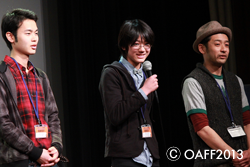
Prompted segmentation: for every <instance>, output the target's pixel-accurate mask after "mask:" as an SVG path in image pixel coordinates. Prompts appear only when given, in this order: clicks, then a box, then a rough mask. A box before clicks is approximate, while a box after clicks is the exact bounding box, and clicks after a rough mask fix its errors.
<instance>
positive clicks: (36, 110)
mask: <svg viewBox="0 0 250 167" xmlns="http://www.w3.org/2000/svg"><path fill="white" fill-rule="evenodd" d="M11 58H12V57H11ZM12 59H13V60H14V61H15V63H16V65H17V67H18V69H19V71H20V74H21V76H22V79H23V83H24V85H25V87H26V90H27V93H28V95H29V99H30V102H31V104H32V106H33V108H34V111H35V114H36V117H37V120H38V123H39V125H41V124H42V123H41V121H40V119H39V115H38V95H37V81H36V74H35V72H34V75H35V84H36V108H35V106H34V103H33V100H32V98H31V95H30V92H29V89H28V87H27V84H26V82H25V80H24V77H23V72H22V71H21V69H20V67H19V65H18V63H17V62H16V60H15V59H14V58H12ZM30 63H31V62H30ZM31 65H32V66H33V68H34V65H33V64H32V63H31Z"/></svg>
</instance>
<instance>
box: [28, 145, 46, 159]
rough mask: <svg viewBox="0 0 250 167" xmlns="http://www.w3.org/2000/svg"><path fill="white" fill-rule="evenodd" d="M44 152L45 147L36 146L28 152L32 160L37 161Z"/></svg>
mask: <svg viewBox="0 0 250 167" xmlns="http://www.w3.org/2000/svg"><path fill="white" fill-rule="evenodd" d="M42 153H43V149H41V148H38V147H35V146H34V148H33V149H32V150H31V151H30V153H28V156H29V158H30V160H32V161H37V160H38V159H39V158H40V157H41V155H42Z"/></svg>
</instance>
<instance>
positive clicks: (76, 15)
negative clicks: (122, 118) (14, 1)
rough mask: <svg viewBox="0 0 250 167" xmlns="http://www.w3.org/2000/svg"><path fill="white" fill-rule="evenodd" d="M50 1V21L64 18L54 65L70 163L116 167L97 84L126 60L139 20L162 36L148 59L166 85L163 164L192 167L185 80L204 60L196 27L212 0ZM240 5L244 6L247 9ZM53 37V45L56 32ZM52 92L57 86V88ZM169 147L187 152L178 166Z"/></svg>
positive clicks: (206, 17) (207, 18)
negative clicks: (123, 42)
mask: <svg viewBox="0 0 250 167" xmlns="http://www.w3.org/2000/svg"><path fill="white" fill-rule="evenodd" d="M43 3H44V4H43V5H44V8H46V10H49V11H48V13H49V14H48V20H45V22H48V23H51V24H52V22H53V19H54V16H53V14H56V15H57V16H58V18H57V19H58V24H57V26H58V27H59V28H58V30H57V29H56V30H54V31H56V32H57V33H58V35H59V43H58V45H59V48H60V49H59V50H60V53H58V54H60V61H57V60H54V61H53V60H52V61H53V62H52V67H53V65H55V64H57V63H60V66H61V73H60V74H61V76H62V82H61V83H57V84H62V89H63V92H62V99H63V102H59V103H63V111H61V112H63V123H64V124H63V126H64V135H65V137H64V144H65V145H66V149H65V150H64V153H65V154H66V155H67V157H68V158H69V160H70V163H69V164H68V166H70V167H71V166H89V167H99V166H103V167H108V166H110V160H109V159H104V157H103V155H104V141H105V130H104V114H103V107H102V103H101V98H100V94H99V91H98V84H99V79H100V74H101V70H102V67H103V66H104V65H105V64H107V63H112V62H113V61H115V60H118V59H119V57H120V53H119V50H118V47H117V36H118V32H119V28H120V26H121V24H122V22H123V21H124V20H127V19H135V18H137V19H141V20H143V21H145V22H146V23H147V24H148V25H149V26H151V28H152V29H153V31H154V32H155V36H156V42H155V45H154V46H153V48H152V51H151V54H150V56H149V57H148V60H150V61H151V62H152V64H153V73H156V74H157V75H158V79H159V86H160V87H159V89H158V95H159V99H160V106H161V111H160V112H161V116H162V121H163V129H164V134H165V135H164V136H163V135H162V132H161V127H160V119H159V114H158V107H157V105H155V107H154V109H155V111H156V112H155V115H154V116H155V121H156V122H155V125H154V126H155V127H154V128H155V131H156V135H157V137H158V140H159V145H160V148H161V159H162V160H161V165H162V166H171V167H174V166H182V165H183V164H185V166H192V164H193V160H187V159H185V158H184V156H183V153H184V151H185V150H187V149H192V141H191V138H190V135H189V131H188V127H187V121H186V115H185V110H184V106H183V101H182V97H181V82H182V79H183V77H184V76H186V75H187V74H188V73H189V72H190V71H191V70H192V69H193V68H195V64H196V63H197V62H202V56H201V55H198V54H196V53H195V52H194V51H193V49H192V44H193V42H194V40H195V36H196V31H197V29H198V28H199V27H200V26H201V25H203V24H204V23H206V22H208V21H210V13H209V4H208V1H200V0H199V1H186V0H182V1H178V0H177V1H176V0H155V1H150V0H144V1H142V0H137V1H132V0H126V1H124V0H122V1H119V0H107V1H96V0H94V1H93V0H84V1H83V0H71V1H60V0H57V1H53V2H51V1H49V0H44V1H43ZM234 5H237V4H234ZM241 5H243V6H244V5H246V4H241ZM51 6H54V7H55V8H52V7H51ZM236 7H238V8H239V9H241V7H242V6H239V5H238V6H236ZM236 7H235V8H236ZM237 10H238V9H237ZM54 12H56V13H54ZM234 17H235V18H234V19H237V18H238V17H239V16H237V15H234ZM52 18H53V19H52ZM53 23H54V22H53ZM238 25H240V24H238ZM241 26H244V24H243V23H241ZM53 28H55V27H54V26H51V27H49V29H52V30H53ZM239 28H240V27H239ZM45 33H46V32H45ZM50 38H52V40H53V34H51V35H50ZM240 38H241V37H238V40H240ZM51 43H52V44H51V48H52V49H53V42H51ZM54 45H56V44H55V43H54ZM236 51H237V50H236ZM51 56H53V55H51ZM246 57H247V56H246ZM248 57H249V56H248ZM245 60H246V59H245ZM247 60H249V58H247ZM239 68H241V69H242V67H239ZM247 70H249V69H247ZM242 71H246V70H242ZM239 76H240V75H239ZM245 78H246V77H245ZM243 80H244V78H243ZM52 88H53V89H56V85H52ZM55 96H56V94H55ZM163 138H165V140H163ZM164 143H165V145H166V148H169V147H172V146H175V147H178V148H179V149H180V151H181V152H182V156H181V158H180V159H179V160H178V161H174V162H172V161H169V160H167V158H166V155H165V153H166V148H164Z"/></svg>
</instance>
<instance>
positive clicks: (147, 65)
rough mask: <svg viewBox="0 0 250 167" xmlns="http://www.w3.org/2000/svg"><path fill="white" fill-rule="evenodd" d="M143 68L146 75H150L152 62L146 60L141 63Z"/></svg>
mask: <svg viewBox="0 0 250 167" xmlns="http://www.w3.org/2000/svg"><path fill="white" fill-rule="evenodd" d="M143 70H144V71H146V72H147V74H148V76H149V77H150V76H151V75H152V63H151V62H150V61H148V60H146V61H144V63H143Z"/></svg>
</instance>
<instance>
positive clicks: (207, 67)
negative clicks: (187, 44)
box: [182, 21, 250, 167]
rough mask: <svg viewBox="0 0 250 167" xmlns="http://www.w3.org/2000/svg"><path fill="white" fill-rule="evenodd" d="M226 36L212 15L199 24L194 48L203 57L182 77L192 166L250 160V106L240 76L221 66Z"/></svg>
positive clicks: (228, 32)
mask: <svg viewBox="0 0 250 167" xmlns="http://www.w3.org/2000/svg"><path fill="white" fill-rule="evenodd" d="M231 40H232V32H231V30H230V29H229V28H227V27H223V26H222V25H221V24H220V23H218V22H217V21H210V22H208V23H206V24H205V25H203V26H201V27H200V28H199V29H198V31H197V34H196V40H195V42H194V44H193V49H194V51H195V52H197V53H199V54H202V55H203V59H204V62H203V64H201V63H198V64H197V66H196V68H195V69H194V70H193V71H192V72H191V73H190V74H189V75H187V76H186V77H185V78H184V80H183V85H182V96H183V100H184V105H185V110H186V114H187V118H188V126H189V130H190V134H191V137H192V141H193V147H194V152H195V155H196V156H195V158H194V159H195V161H194V166H197V167H201V166H202V167H210V166H217V167H229V166H244V167H245V166H249V165H250V149H248V146H249V145H250V137H249V136H250V112H249V104H248V101H247V97H246V94H245V91H244V86H243V82H242V80H241V79H240V78H239V77H238V76H236V75H235V74H233V73H231V72H228V71H226V70H225V69H224V68H223V65H224V64H225V63H226V61H227V58H228V55H229V43H230V41H231Z"/></svg>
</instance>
